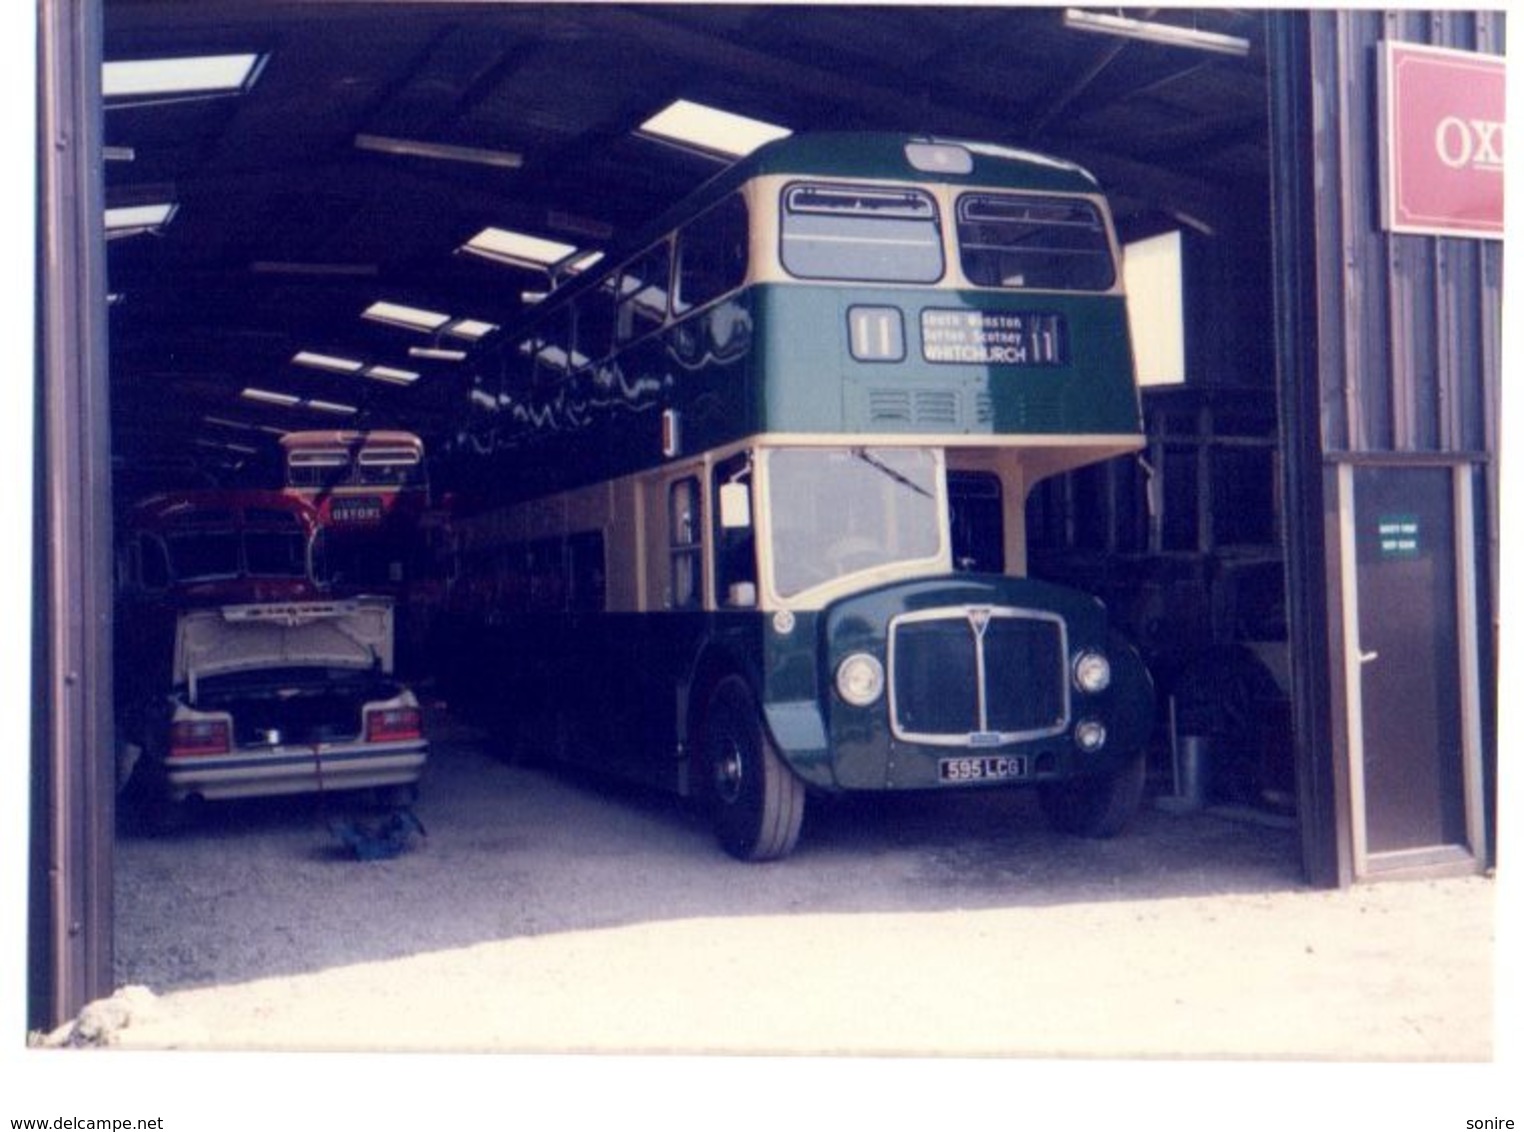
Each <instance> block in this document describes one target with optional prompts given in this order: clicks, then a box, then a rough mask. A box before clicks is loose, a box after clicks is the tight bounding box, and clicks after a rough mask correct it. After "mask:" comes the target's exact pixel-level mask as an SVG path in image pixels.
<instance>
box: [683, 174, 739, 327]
mask: <svg viewBox="0 0 1524 1132" xmlns="http://www.w3.org/2000/svg"><path fill="white" fill-rule="evenodd" d="M745 277H746V203H745V201H743V200H742V199H741V198H740V197H739V196H731V197H727V198H726V199H725V200H724V201H722V202H721V203H720V204H718V205H716V206H715V207H714V208H712V209H710V210H709V211H708V212H706V213H705V214H704V215H703V216H700V217H699V218H698V219H697V220H694V221H693V222H692V223H691V224H689V225H688V226H687V227H686V228H684V229H683V230H682V232H681V233H679V235H678V238H677V293H676V295H675V296H674V297H673V302H672V313H673V314H676V315H683V314H687V313H688V312H689V311H691V310H693V309H694V308H695V307H701V306H703V305H704V304H705V303H708V302H710V301H711V300H713V299H717V298H719V297H720V296H721V295H723V294H725V293H726V292H728V291H733V290H735V289H736V288H737V287H739V286H740V285H741V282H742V280H743V279H745Z"/></svg>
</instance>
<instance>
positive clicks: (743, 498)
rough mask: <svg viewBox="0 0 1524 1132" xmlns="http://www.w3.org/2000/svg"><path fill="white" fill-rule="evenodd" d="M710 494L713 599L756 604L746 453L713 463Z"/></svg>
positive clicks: (729, 604)
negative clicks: (712, 484)
mask: <svg viewBox="0 0 1524 1132" xmlns="http://www.w3.org/2000/svg"><path fill="white" fill-rule="evenodd" d="M714 498H715V500H716V501H717V502H716V505H715V509H714V510H715V516H714V524H715V531H714V592H715V600H716V601H717V602H718V603H719V604H720V605H721V606H723V607H725V608H728V609H750V608H752V607H753V606H755V605H756V604H757V540H756V535H755V533H754V531H755V528H754V526H753V523H752V505H751V499H752V497H751V456H750V455H749V454H745V453H743V454H742V455H740V456H735V457H733V458H731V459H729V460H725V461H722V462H721V463H719V464H716V465H715V469H714Z"/></svg>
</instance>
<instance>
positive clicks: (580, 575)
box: [566, 531, 608, 613]
mask: <svg viewBox="0 0 1524 1132" xmlns="http://www.w3.org/2000/svg"><path fill="white" fill-rule="evenodd" d="M566 557H567V570H568V572H569V574H568V582H569V592H568V594H567V608H568V609H570V610H572V611H573V612H578V613H601V612H602V611H603V610H604V608H605V606H606V598H607V591H608V586H607V584H606V581H607V577H608V575H607V572H606V569H605V566H604V561H603V532H602V531H581V532H579V533H577V534H574V535H572V536H571V537H570V538H568V539H567V540H566Z"/></svg>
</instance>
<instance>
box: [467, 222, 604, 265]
mask: <svg viewBox="0 0 1524 1132" xmlns="http://www.w3.org/2000/svg"><path fill="white" fill-rule="evenodd" d="M460 250H461V251H465V252H470V253H471V254H472V255H479V256H482V257H483V258H485V259H491V260H496V261H497V262H498V263H506V264H510V265H512V266H514V267H530V268H536V269H539V270H544V269H546V268H549V267H551V266H552V265H554V264H557V263H560V262H561V261H562V260H563V259H565V258H566V257H567V256H569V255H572V254H574V253H575V252H576V251H577V249H576V248H575V247H573V246H572V245H571V244H563V243H561V242H560V241H559V240H547V239H544V238H543V237H540V236H531V235H529V234H528V233H526V232H514V231H511V230H509V229H507V228H483V229H482V230H481V231H480V232H478V233H477V234H476V235H474V236H472V237H471V238H470V239H469V240H467V241H466V243H465V244H464V245H463V246H462V248H461V249H460Z"/></svg>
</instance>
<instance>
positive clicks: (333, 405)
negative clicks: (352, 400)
mask: <svg viewBox="0 0 1524 1132" xmlns="http://www.w3.org/2000/svg"><path fill="white" fill-rule="evenodd" d="M302 406H303V407H304V408H308V409H316V410H317V411H318V412H320V413H334V414H336V415H338V416H345V417H347V416H353V415H354V414H355V413H358V412H359V411H360V410H359V409H357V408H355V407H354V406H353V405H342V404H340V403H339V402H337V401H319V400H316V399H312V400H308V401H303V402H302Z"/></svg>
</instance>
